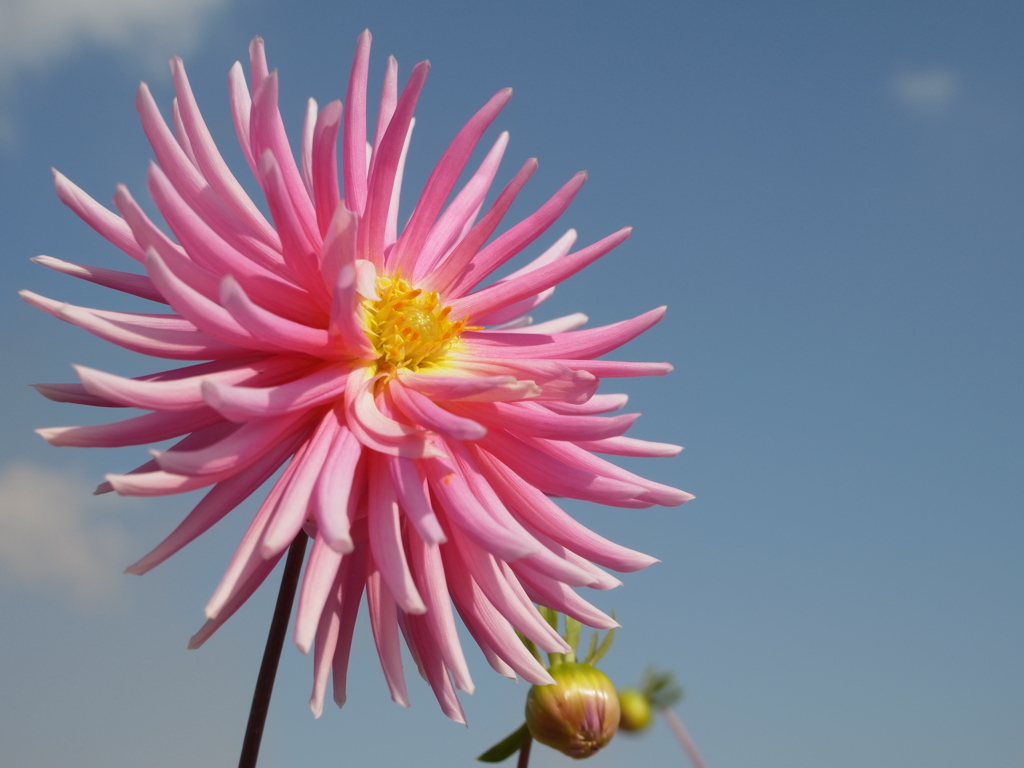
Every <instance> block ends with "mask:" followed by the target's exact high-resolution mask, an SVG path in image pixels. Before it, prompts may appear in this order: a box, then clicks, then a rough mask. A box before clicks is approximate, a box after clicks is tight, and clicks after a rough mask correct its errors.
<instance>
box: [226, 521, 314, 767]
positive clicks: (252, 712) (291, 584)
mask: <svg viewBox="0 0 1024 768" xmlns="http://www.w3.org/2000/svg"><path fill="white" fill-rule="evenodd" d="M308 538H309V537H308V536H307V535H306V532H305V531H299V535H298V536H296V537H295V540H294V541H293V542H292V545H291V547H289V549H288V559H287V560H286V561H285V564H284V575H283V576H282V577H281V588H280V589H279V590H278V592H277V605H275V606H274V617H273V618H272V619H271V620H270V632H269V633H268V635H267V645H266V648H265V649H264V650H263V663H262V664H260V673H259V675H258V676H257V677H256V690H255V691H253V694H252V706H251V707H250V709H249V723H248V725H246V727H245V738H244V739H243V740H242V754H241V756H240V757H239V758H238V768H256V759H257V758H258V757H259V755H260V742H261V741H262V740H263V726H264V725H265V724H266V722H267V710H268V709H269V708H270V695H271V694H272V693H273V692H274V678H275V677H277V663H278V662H279V661H280V660H281V648H282V647H283V646H284V636H285V634H287V632H288V619H289V617H290V616H291V613H292V603H293V602H294V601H295V588H296V587H297V586H298V584H299V571H301V570H302V561H303V559H304V558H305V557H306V541H307V539H308Z"/></svg>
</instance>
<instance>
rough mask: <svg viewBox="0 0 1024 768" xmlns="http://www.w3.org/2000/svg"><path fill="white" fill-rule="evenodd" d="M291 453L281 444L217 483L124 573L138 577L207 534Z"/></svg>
mask: <svg viewBox="0 0 1024 768" xmlns="http://www.w3.org/2000/svg"><path fill="white" fill-rule="evenodd" d="M292 450H294V444H293V443H292V442H285V443H283V444H282V445H281V447H280V448H279V449H277V450H272V451H270V452H269V453H267V454H266V455H264V456H263V457H262V458H261V459H259V460H258V461H257V462H256V463H255V464H253V465H252V466H250V467H248V468H246V469H244V470H242V471H240V472H238V473H237V474H235V475H234V476H232V477H230V478H228V479H227V480H223V481H221V482H219V483H217V484H216V485H215V486H214V487H213V488H212V489H210V491H209V492H208V493H207V494H206V495H205V496H204V497H203V499H202V501H200V502H199V503H198V504H197V505H196V506H195V508H193V510H192V511H191V512H189V514H188V515H187V516H186V517H185V519H184V520H182V521H181V523H179V525H178V527H177V528H175V529H174V530H173V531H172V532H171V534H170V535H169V536H168V537H167V538H166V539H164V540H163V541H161V542H160V543H159V544H158V545H157V546H156V547H155V548H154V549H153V550H152V551H151V552H150V553H149V554H147V555H146V556H145V557H143V558H142V559H141V560H139V561H138V562H136V563H135V564H133V565H130V566H129V567H128V568H127V569H126V573H134V574H136V575H137V576H141V575H142V574H144V573H146V572H147V571H149V570H151V569H152V568H155V567H156V566H158V565H159V564H160V563H162V562H163V561H164V560H166V559H167V558H169V557H170V556H171V555H173V554H175V553H176V552H178V551H179V550H180V549H181V548H182V547H184V546H185V545H187V544H189V543H190V542H192V541H194V540H195V539H196V538H198V537H199V536H200V535H202V534H203V533H205V532H206V531H208V530H209V529H210V528H212V527H213V526H214V524H216V523H217V522H218V521H220V520H221V519H222V518H223V517H224V516H225V515H227V514H228V512H230V511H231V510H233V509H234V508H235V507H237V506H238V505H239V504H241V503H242V502H243V501H245V500H246V499H247V498H249V496H251V495H252V494H253V493H254V492H255V491H256V490H257V489H258V488H259V487H260V486H261V485H263V483H265V482H266V481H267V480H268V479H269V478H270V476H271V475H273V474H274V473H275V472H276V471H277V470H278V469H279V468H280V466H281V465H282V464H283V463H284V462H285V461H286V460H287V458H288V455H289V454H290V453H291V451H292Z"/></svg>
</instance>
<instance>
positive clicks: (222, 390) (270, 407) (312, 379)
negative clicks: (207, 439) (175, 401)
mask: <svg viewBox="0 0 1024 768" xmlns="http://www.w3.org/2000/svg"><path fill="white" fill-rule="evenodd" d="M347 377H348V368H347V367H346V366H339V365H329V366H327V367H325V368H320V369H319V370H316V371H314V372H312V373H310V374H308V375H306V376H303V377H302V378H298V379H295V380H294V381H290V382H288V383H287V384H278V385H276V386H269V387H266V386H265V387H247V386H232V385H231V383H230V382H221V381H218V380H215V379H207V380H206V381H205V382H204V383H203V384H202V391H203V399H204V400H205V401H206V402H207V403H208V404H209V405H210V406H211V407H212V408H214V409H215V410H216V411H218V412H219V413H220V414H222V415H223V416H224V417H225V418H227V419H230V420H231V421H251V420H252V419H260V418H266V417H268V416H281V415H284V414H286V413H293V412H295V411H301V410H307V409H310V408H315V407H316V406H319V405H323V404H324V403H327V402H330V401H332V400H335V399H337V398H339V397H341V396H342V394H343V393H344V391H345V380H346V378H347Z"/></svg>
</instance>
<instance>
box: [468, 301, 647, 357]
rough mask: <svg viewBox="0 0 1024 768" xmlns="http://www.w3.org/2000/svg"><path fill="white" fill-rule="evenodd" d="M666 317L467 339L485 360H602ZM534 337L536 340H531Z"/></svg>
mask: <svg viewBox="0 0 1024 768" xmlns="http://www.w3.org/2000/svg"><path fill="white" fill-rule="evenodd" d="M664 316H665V307H658V308H657V309H652V310H651V311H649V312H645V313H643V314H642V315H639V316H637V317H634V318H633V319H631V320H622V321H620V322H618V323H612V324H611V325H605V326H601V327H599V328H590V329H588V330H585V331H572V332H570V333H554V334H551V335H550V336H545V335H543V334H539V333H538V334H529V333H512V332H508V331H497V332H493V331H477V332H470V333H467V334H466V335H465V338H464V340H465V341H466V343H467V345H469V348H470V349H471V350H474V351H479V354H480V355H481V356H483V357H526V358H577V359H579V358H583V359H588V358H592V357H599V356H600V355H603V354H605V353H606V352H610V351H612V350H613V349H616V348H618V347H620V346H622V345H623V344H625V343H626V342H628V341H631V340H632V339H635V338H636V337H637V336H639V335H640V334H641V333H643V332H644V331H646V330H648V329H649V328H651V327H652V326H654V325H656V324H657V323H659V322H660V321H661V319H662V318H663V317H664ZM531 336H534V338H531Z"/></svg>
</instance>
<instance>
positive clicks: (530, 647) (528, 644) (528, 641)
mask: <svg viewBox="0 0 1024 768" xmlns="http://www.w3.org/2000/svg"><path fill="white" fill-rule="evenodd" d="M516 635H517V636H518V637H519V640H520V641H521V642H522V644H523V645H525V646H526V650H528V651H529V652H530V653H532V654H533V658H535V659H536V660H537V661H539V662H540V663H541V664H543V663H544V661H543V660H542V659H541V657H540V651H538V650H537V646H536V645H534V644H533V640H531V639H530V638H528V637H526V636H525V635H524V634H523V633H522V632H520V631H519V630H518V629H517V630H516Z"/></svg>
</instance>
